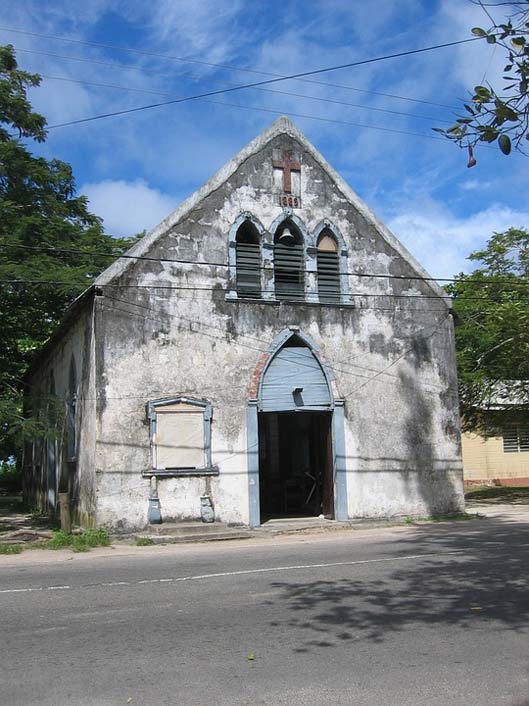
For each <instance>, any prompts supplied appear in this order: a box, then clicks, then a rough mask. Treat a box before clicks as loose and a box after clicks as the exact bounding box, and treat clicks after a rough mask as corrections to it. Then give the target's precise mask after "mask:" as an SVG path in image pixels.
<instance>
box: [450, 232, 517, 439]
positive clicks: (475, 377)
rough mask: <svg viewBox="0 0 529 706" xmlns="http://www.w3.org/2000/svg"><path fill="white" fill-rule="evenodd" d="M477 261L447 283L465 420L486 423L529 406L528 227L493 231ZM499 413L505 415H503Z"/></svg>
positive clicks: (466, 424) (468, 423)
mask: <svg viewBox="0 0 529 706" xmlns="http://www.w3.org/2000/svg"><path fill="white" fill-rule="evenodd" d="M469 259H470V260H473V261H475V262H478V263H480V267H478V268H477V269H476V270H474V271H473V272H472V273H471V274H469V275H465V274H461V275H459V277H458V278H457V281H456V282H455V283H454V284H453V285H450V286H449V287H448V288H447V289H448V290H449V292H450V294H451V295H452V296H454V311H455V314H456V347H457V361H458V370H459V387H460V390H459V392H460V400H461V411H462V417H463V426H464V428H466V429H471V428H474V429H480V428H485V430H486V426H488V425H489V424H490V422H491V419H494V417H495V416H496V417H497V418H498V421H500V419H502V420H503V421H505V410H509V412H510V414H511V415H512V417H513V418H517V417H518V416H519V415H520V414H525V416H527V410H529V231H527V230H524V229H516V228H510V229H509V230H507V231H505V232H504V233H495V234H494V235H493V236H492V238H490V240H489V241H488V243H487V246H486V247H485V248H484V249H483V250H478V251H476V252H473V253H472V254H471V255H470V257H469ZM502 415H503V416H502Z"/></svg>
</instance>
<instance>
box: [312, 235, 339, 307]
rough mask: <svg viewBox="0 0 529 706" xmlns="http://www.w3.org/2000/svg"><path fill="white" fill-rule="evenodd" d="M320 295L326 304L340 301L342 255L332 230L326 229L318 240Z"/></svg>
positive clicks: (321, 300) (317, 256) (320, 298)
mask: <svg viewBox="0 0 529 706" xmlns="http://www.w3.org/2000/svg"><path fill="white" fill-rule="evenodd" d="M316 258H317V267H318V297H319V300H320V302H322V303H324V304H339V303H340V298H341V297H340V295H341V291H340V255H339V253H338V243H337V242H336V240H335V238H334V236H333V235H332V233H331V231H329V230H327V229H325V230H324V231H323V232H322V234H321V235H320V238H319V240H318V250H317V255H316Z"/></svg>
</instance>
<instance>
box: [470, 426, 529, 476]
mask: <svg viewBox="0 0 529 706" xmlns="http://www.w3.org/2000/svg"><path fill="white" fill-rule="evenodd" d="M494 433H495V434H499V435H497V436H496V435H494V436H492V435H491V436H487V437H484V436H481V435H480V434H476V433H473V432H464V433H463V434H462V436H461V440H462V452H463V477H464V480H465V484H466V485H477V484H480V483H483V484H487V485H491V484H493V485H529V423H527V424H509V425H506V426H504V427H503V429H501V430H495V432H494Z"/></svg>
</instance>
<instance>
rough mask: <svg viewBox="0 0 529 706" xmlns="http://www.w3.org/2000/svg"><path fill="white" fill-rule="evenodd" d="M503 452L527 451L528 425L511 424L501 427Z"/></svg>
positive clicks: (528, 447)
mask: <svg viewBox="0 0 529 706" xmlns="http://www.w3.org/2000/svg"><path fill="white" fill-rule="evenodd" d="M503 451H504V453H517V452H519V451H529V426H527V425H522V424H513V425H512V426H508V427H504V429H503Z"/></svg>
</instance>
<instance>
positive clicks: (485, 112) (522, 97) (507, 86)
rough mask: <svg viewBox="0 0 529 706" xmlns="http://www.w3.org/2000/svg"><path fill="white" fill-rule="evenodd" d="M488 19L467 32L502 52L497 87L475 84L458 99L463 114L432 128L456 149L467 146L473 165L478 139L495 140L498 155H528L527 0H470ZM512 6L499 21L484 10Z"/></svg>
mask: <svg viewBox="0 0 529 706" xmlns="http://www.w3.org/2000/svg"><path fill="white" fill-rule="evenodd" d="M474 4H477V5H479V6H480V7H481V8H482V9H483V11H484V13H485V14H486V16H487V18H488V20H489V22H490V23H491V24H490V26H489V27H488V29H483V28H482V27H474V28H473V29H472V34H473V35H474V36H475V37H482V38H483V39H484V40H485V41H487V42H488V43H489V44H491V45H496V46H499V47H501V48H502V49H503V50H504V51H505V55H506V61H507V63H506V65H505V67H504V69H503V81H504V83H503V84H502V86H501V88H500V87H493V86H492V85H491V84H490V83H486V84H485V85H478V86H475V88H474V91H473V92H472V94H471V100H470V101H469V102H468V103H464V109H465V114H464V115H462V116H461V117H459V118H458V119H457V120H456V122H455V124H454V125H452V126H451V127H449V128H448V129H446V130H445V129H442V128H434V130H436V131H437V132H440V133H442V134H444V135H445V136H446V137H448V138H449V139H450V140H452V141H453V142H455V143H457V144H458V145H459V146H461V147H465V146H466V147H468V150H469V162H468V165H467V166H469V167H472V166H474V164H476V160H475V157H474V150H473V148H474V147H475V146H476V145H477V144H478V143H492V142H496V141H497V143H498V147H499V148H500V150H501V151H502V152H503V154H505V155H508V154H510V153H511V151H512V149H513V147H514V149H516V150H518V151H519V152H521V153H523V154H525V155H529V144H527V142H528V141H529V129H528V128H529V0H523V2H511V3H485V2H482V1H481V0H479V1H478V0H476V2H475V3H474ZM500 6H503V7H510V9H511V10H512V11H511V12H510V14H508V15H507V16H506V17H505V19H502V21H499V20H495V19H494V17H493V15H492V14H491V12H490V11H489V8H491V9H492V8H496V9H497V8H498V7H500Z"/></svg>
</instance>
